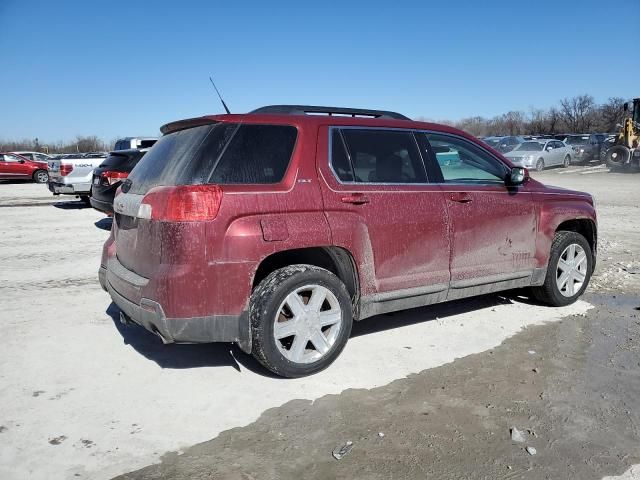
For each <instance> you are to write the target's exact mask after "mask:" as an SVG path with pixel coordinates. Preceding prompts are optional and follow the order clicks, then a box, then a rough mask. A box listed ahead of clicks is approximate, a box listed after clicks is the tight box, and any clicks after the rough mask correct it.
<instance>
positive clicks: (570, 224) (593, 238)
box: [555, 218, 598, 268]
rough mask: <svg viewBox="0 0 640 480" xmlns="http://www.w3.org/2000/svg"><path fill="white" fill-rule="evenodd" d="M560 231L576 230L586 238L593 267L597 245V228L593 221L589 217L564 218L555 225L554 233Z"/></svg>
mask: <svg viewBox="0 0 640 480" xmlns="http://www.w3.org/2000/svg"><path fill="white" fill-rule="evenodd" d="M560 231H569V232H576V233H579V234H580V235H582V236H583V237H584V238H586V239H587V242H588V243H589V247H590V248H591V252H592V254H593V266H594V268H595V261H596V251H597V245H598V230H597V228H596V224H595V222H594V221H593V220H591V219H590V218H574V219H571V220H565V221H564V222H562V223H560V224H559V225H558V226H557V227H556V231H555V233H557V232H560Z"/></svg>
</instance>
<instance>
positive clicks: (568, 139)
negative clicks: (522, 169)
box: [481, 133, 615, 170]
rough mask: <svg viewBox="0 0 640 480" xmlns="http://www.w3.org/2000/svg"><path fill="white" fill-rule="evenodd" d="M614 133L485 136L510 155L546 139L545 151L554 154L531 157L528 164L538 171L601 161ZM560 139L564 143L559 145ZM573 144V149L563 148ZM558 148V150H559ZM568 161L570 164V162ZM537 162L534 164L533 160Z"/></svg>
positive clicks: (490, 143)
mask: <svg viewBox="0 0 640 480" xmlns="http://www.w3.org/2000/svg"><path fill="white" fill-rule="evenodd" d="M614 137H615V136H614V135H608V134H602V133H596V134H585V135H576V134H555V135H524V136H518V135H511V136H502V137H500V136H498V137H483V138H481V139H482V141H483V142H485V143H486V144H487V145H489V146H490V147H492V148H495V149H496V150H498V151H499V152H501V153H503V154H510V153H511V152H513V151H516V150H518V149H519V150H520V151H521V152H522V151H523V150H522V148H520V147H521V145H522V144H524V143H525V142H532V141H538V142H542V150H541V151H544V152H547V151H550V150H549V149H551V150H554V151H553V152H552V155H538V157H537V158H535V159H533V160H530V161H529V163H527V167H535V168H536V170H539V168H538V167H541V168H540V169H544V168H545V167H548V166H551V165H563V166H569V164H571V163H577V164H586V163H590V162H594V161H596V162H598V163H601V162H602V161H603V159H604V157H605V153H606V151H607V149H608V148H609V147H610V146H611V145H613V138H614ZM555 142H560V143H562V144H563V145H562V146H561V145H559V144H558V143H555ZM567 146H568V147H569V149H570V151H568V152H567V151H566V150H560V149H563V148H565V147H567ZM525 148H535V150H533V151H538V148H537V146H536V145H534V144H528V145H527V146H526V147H525ZM556 150H557V151H556ZM520 156H521V155H519V154H514V155H511V156H510V158H514V159H518V158H519V157H520ZM524 156H525V157H532V156H535V154H533V153H531V152H527V155H524ZM566 161H568V163H566ZM531 162H533V163H531Z"/></svg>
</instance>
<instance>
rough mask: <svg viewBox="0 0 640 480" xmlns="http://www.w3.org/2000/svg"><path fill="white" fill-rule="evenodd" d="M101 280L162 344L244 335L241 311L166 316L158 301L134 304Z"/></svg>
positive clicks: (122, 307) (224, 339)
mask: <svg viewBox="0 0 640 480" xmlns="http://www.w3.org/2000/svg"><path fill="white" fill-rule="evenodd" d="M101 271H102V269H101ZM100 276H101V275H100ZM101 277H102V276H101ZM104 281H105V285H104V286H105V287H106V289H107V291H108V292H109V294H110V295H111V299H112V300H113V302H114V303H115V304H116V305H117V306H118V307H119V308H120V310H121V312H122V313H124V314H125V315H126V317H127V318H128V319H129V320H131V321H132V322H134V323H136V324H138V325H140V326H141V327H144V328H146V329H147V330H149V331H150V332H152V333H155V334H156V335H158V336H159V337H160V338H161V339H162V341H163V342H164V343H174V342H175V343H211V342H239V341H240V340H241V337H243V338H244V337H246V335H241V334H240V325H241V324H243V323H244V322H242V319H243V318H244V317H246V314H244V313H243V314H242V315H209V316H206V317H193V318H167V317H166V315H165V313H164V311H163V310H162V306H161V305H160V304H159V303H157V302H154V301H152V300H148V299H146V298H143V299H142V300H141V301H140V305H138V304H136V303H134V302H132V301H130V300H128V299H126V298H125V297H123V296H122V295H120V294H119V293H118V292H117V291H116V290H115V289H114V288H113V286H112V285H111V284H110V283H109V282H108V281H107V280H106V279H105V280H104ZM101 283H102V278H101Z"/></svg>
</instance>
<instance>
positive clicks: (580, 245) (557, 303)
mask: <svg viewBox="0 0 640 480" xmlns="http://www.w3.org/2000/svg"><path fill="white" fill-rule="evenodd" d="M592 271H593V255H592V253H591V247H590V245H589V242H587V239H586V238H584V237H583V236H582V235H580V234H579V233H576V232H566V231H560V232H557V233H556V235H555V237H554V239H553V242H552V244H551V254H550V255H549V265H548V267H547V276H546V277H545V281H544V284H543V285H542V286H540V287H533V288H532V293H533V296H534V297H535V298H537V299H538V300H540V301H541V302H544V303H546V304H548V305H552V306H554V307H562V306H564V305H569V304H571V303H573V302H575V301H576V300H577V299H578V297H579V296H580V295H582V293H583V292H584V291H585V289H586V288H587V285H588V284H589V279H590V278H591V273H592Z"/></svg>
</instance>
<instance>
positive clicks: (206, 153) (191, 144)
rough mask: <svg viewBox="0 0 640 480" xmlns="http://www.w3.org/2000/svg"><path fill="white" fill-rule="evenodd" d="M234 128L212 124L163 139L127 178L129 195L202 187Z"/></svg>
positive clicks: (179, 132) (227, 124)
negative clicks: (163, 187) (166, 187)
mask: <svg viewBox="0 0 640 480" xmlns="http://www.w3.org/2000/svg"><path fill="white" fill-rule="evenodd" d="M237 127H238V126H237V124H230V123H214V124H211V125H202V126H199V127H194V128H188V129H186V130H180V131H177V132H174V133H170V134H168V135H165V136H163V137H162V138H160V140H158V142H157V143H156V144H155V145H154V146H153V147H151V149H150V150H149V151H148V152H147V154H146V155H145V156H144V157H143V158H142V160H140V163H138V165H136V167H135V168H134V169H133V171H132V172H131V175H129V180H130V184H131V188H130V190H129V191H130V192H131V193H146V192H147V191H148V190H149V189H150V188H152V187H155V186H156V185H186V184H202V183H205V182H206V181H207V179H208V177H209V176H210V175H211V171H212V170H213V166H214V165H215V162H216V161H217V160H218V157H219V156H220V153H221V152H222V149H223V148H224V146H225V145H226V144H227V142H228V141H229V139H230V138H231V136H232V135H233V133H234V132H235V131H236V129H237Z"/></svg>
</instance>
